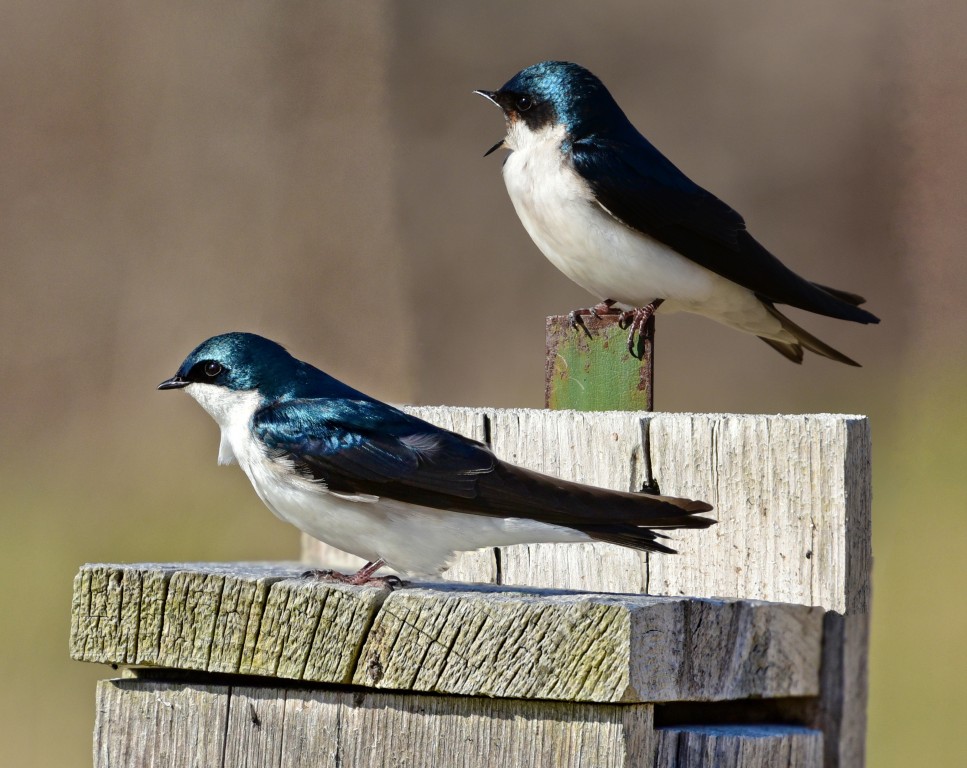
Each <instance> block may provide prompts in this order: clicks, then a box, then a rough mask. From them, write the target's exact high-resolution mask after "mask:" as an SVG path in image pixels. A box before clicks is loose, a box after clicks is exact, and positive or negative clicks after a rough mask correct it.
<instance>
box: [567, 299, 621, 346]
mask: <svg viewBox="0 0 967 768" xmlns="http://www.w3.org/2000/svg"><path fill="white" fill-rule="evenodd" d="M620 312H621V310H620V309H615V308H614V301H613V300H612V299H605V300H604V301H602V302H599V303H598V304H595V305H594V306H593V307H584V308H582V309H572V310H571V311H570V312H568V313H567V322H568V325H570V326H571V329H572V330H573V329H576V328H577V327H578V326H580V327H581V328H582V329H583V330H584V332H585V333H586V334H587V335H588V338H589V339H590V338H593V337H592V336H591V331H590V329H589V328H588V326H587V325H585V323H584V320H583V319H582V317H581V315H591V316H592V317H601V315H617V314H619V313H620Z"/></svg>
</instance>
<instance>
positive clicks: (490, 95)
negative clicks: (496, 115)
mask: <svg viewBox="0 0 967 768" xmlns="http://www.w3.org/2000/svg"><path fill="white" fill-rule="evenodd" d="M474 93H476V94H477V95H478V96H483V97H484V98H485V99H487V101H489V102H490V103H492V104H494V105H496V106H498V107H500V104H498V103H497V98H496V96H497V92H496V91H474ZM500 108H501V110H503V107H500ZM502 146H504V140H503V139H501V140H500V141H498V142H497V143H496V144H494V145H493V146H492V147H491V148H490V149H488V150H487V151H486V152H484V157H486V156H487V155H489V154H490V153H492V152H496V151H497V150H498V149H500V148H501V147H502Z"/></svg>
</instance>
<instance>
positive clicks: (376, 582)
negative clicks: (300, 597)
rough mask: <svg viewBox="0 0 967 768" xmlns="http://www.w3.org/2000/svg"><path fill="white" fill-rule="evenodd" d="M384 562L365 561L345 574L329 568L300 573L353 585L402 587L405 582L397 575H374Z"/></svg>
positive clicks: (313, 577)
mask: <svg viewBox="0 0 967 768" xmlns="http://www.w3.org/2000/svg"><path fill="white" fill-rule="evenodd" d="M384 565H386V563H385V562H384V561H383V560H382V559H380V560H374V561H373V562H371V563H366V565H364V566H363V567H362V568H360V569H359V570H358V571H356V573H353V574H346V573H340V572H339V571H333V570H331V569H326V570H315V569H313V570H310V571H306V572H305V573H303V574H302V577H303V578H306V579H315V580H316V581H330V582H335V583H337V584H351V585H353V586H354V587H361V586H363V585H366V586H376V587H388V588H389V589H395V588H396V587H402V586H403V585H404V584H405V583H406V582H405V581H403V579H401V578H400V577H399V576H374V575H373V574H374V573H376V571H378V570H379V569H380V568H382V567H383V566H384Z"/></svg>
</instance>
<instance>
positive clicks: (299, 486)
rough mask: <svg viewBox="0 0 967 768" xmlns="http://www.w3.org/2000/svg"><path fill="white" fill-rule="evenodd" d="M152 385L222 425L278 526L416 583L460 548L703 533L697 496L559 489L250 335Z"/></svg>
mask: <svg viewBox="0 0 967 768" xmlns="http://www.w3.org/2000/svg"><path fill="white" fill-rule="evenodd" d="M158 389H184V390H185V391H186V392H187V393H188V394H189V395H191V396H192V397H193V398H195V400H197V401H198V403H199V404H200V405H201V406H202V408H204V409H205V410H206V411H208V413H209V414H210V415H211V416H212V418H213V419H215V421H216V422H217V423H218V426H219V427H220V428H221V443H220V445H219V450H218V463H219V464H231V463H233V462H238V464H239V465H240V466H241V467H242V470H243V471H244V472H245V474H246V475H248V478H249V480H250V481H251V482H252V485H253V486H254V487H255V492H256V493H257V494H258V495H259V498H260V499H262V501H263V502H264V503H265V505H266V506H267V507H268V508H269V509H270V510H272V512H274V513H275V514H276V515H277V516H278V517H280V518H281V519H283V520H285V521H286V522H289V523H292V524H293V525H294V526H296V527H297V528H299V529H300V530H302V531H305V532H306V533H308V534H309V535H310V536H313V537H315V538H317V539H319V540H321V541H324V542H327V543H328V544H331V545H332V546H334V547H337V548H338V549H341V550H344V551H346V552H351V553H352V554H354V555H358V556H359V557H362V558H365V559H366V560H367V561H368V563H367V565H366V566H364V567H363V568H362V569H361V570H360V571H359V572H358V573H356V574H355V575H353V576H351V577H343V578H345V579H346V580H348V581H350V582H351V583H354V584H358V583H365V582H367V581H369V580H371V579H372V576H373V574H374V573H375V572H376V571H377V570H378V569H379V568H380V567H382V566H383V565H390V566H392V567H393V568H396V569H397V570H399V571H402V572H404V573H407V574H411V575H431V574H437V573H439V572H440V571H441V570H443V569H444V568H445V567H446V565H447V563H448V562H449V561H450V559H451V558H452V557H453V555H454V554H455V553H456V552H459V551H465V550H474V549H480V548H481V547H494V546H499V545H506V544H523V543H527V542H578V541H605V542H609V543H612V544H619V545H621V546H625V547H632V548H634V549H640V550H648V551H653V552H674V550H672V549H670V548H669V547H668V546H666V545H665V544H662V543H661V542H660V541H658V539H660V538H665V537H664V536H663V535H662V534H661V533H659V532H658V530H656V529H670V528H706V527H708V526H710V525H712V524H713V523H714V520H711V519H709V518H706V517H698V516H696V515H697V513H700V512H707V511H709V510H711V509H712V507H711V506H710V505H709V504H706V503H705V502H702V501H692V500H690V499H681V498H675V497H671V496H652V495H647V494H643V493H624V492H620V491H609V490H605V489H603V488H594V487H591V486H587V485H580V484H578V483H571V482H567V481H564V480H560V479H558V478H555V477H551V476H549V475H543V474H539V473H537V472H533V471H531V470H528V469H523V468H521V467H517V466H515V465H513V464H508V463H507V462H505V461H501V460H500V459H498V458H497V457H496V456H495V455H494V454H493V453H492V452H491V450H490V449H489V448H488V447H487V446H486V445H484V444H483V443H479V442H477V441H475V440H470V439H468V438H466V437H463V436H461V435H458V434H456V433H454V432H449V431H447V430H445V429H441V428H440V427H436V426H434V425H432V424H430V423H428V422H426V421H423V420H421V419H418V418H416V417H414V416H409V415H407V414H406V413H403V412H402V411H400V410H397V409H396V408H393V407H392V406H390V405H387V404H386V403H382V402H380V401H379V400H375V399H373V398H372V397H368V396H367V395H364V394H363V393H362V392H358V391H356V390H355V389H352V388H351V387H349V386H347V385H345V384H343V383H342V382H340V381H337V380H336V379H334V378H333V377H332V376H329V375H328V374H326V373H323V372H322V371H320V370H319V369H317V368H314V367H313V366H311V365H309V364H308V363H304V362H302V361H301V360H296V359H295V358H294V357H292V356H291V355H290V354H289V353H288V352H287V351H286V350H285V349H284V348H283V347H281V346H280V345H279V344H276V343H275V342H273V341H269V340H268V339H265V338H262V337H261V336H256V335H254V334H251V333H227V334H224V335H221V336H215V337H213V338H211V339H208V341H206V342H204V343H203V344H201V345H200V346H199V347H197V348H196V349H195V350H194V351H193V352H192V353H191V354H190V355H188V357H187V358H186V359H185V361H184V362H183V363H182V364H181V367H180V368H179V369H178V373H176V374H175V375H174V376H173V377H171V378H170V379H168V380H166V381H163V382H162V383H161V384H160V385H159V386H158Z"/></svg>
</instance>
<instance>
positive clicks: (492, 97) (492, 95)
mask: <svg viewBox="0 0 967 768" xmlns="http://www.w3.org/2000/svg"><path fill="white" fill-rule="evenodd" d="M474 93H475V94H477V95H478V96H483V97H484V98H485V99H487V101H491V102H493V103H494V104H497V91H474ZM497 106H498V107H499V106H500V104H497Z"/></svg>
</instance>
